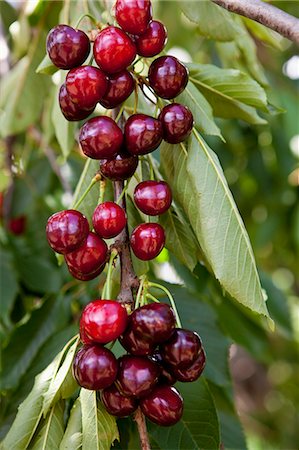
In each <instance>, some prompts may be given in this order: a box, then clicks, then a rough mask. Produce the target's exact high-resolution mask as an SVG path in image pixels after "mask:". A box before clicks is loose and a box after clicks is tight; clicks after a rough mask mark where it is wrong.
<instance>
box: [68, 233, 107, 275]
mask: <svg viewBox="0 0 299 450" xmlns="http://www.w3.org/2000/svg"><path fill="white" fill-rule="evenodd" d="M107 252H108V248H107V244H106V243H105V242H104V241H103V239H101V238H100V237H99V236H98V235H97V234H95V233H92V232H90V233H89V234H88V236H87V239H86V240H85V242H84V243H83V244H82V245H81V246H80V247H79V248H77V250H74V251H72V252H70V253H67V254H66V255H65V259H66V262H67V265H68V266H70V267H71V268H72V269H73V270H75V271H76V272H81V273H83V274H90V273H92V272H95V271H96V270H98V269H99V268H100V267H101V266H102V265H103V264H104V263H105V262H106V258H107Z"/></svg>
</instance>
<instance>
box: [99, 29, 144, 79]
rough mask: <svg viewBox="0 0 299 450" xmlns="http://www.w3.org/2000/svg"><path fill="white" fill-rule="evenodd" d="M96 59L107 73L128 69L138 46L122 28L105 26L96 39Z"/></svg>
mask: <svg viewBox="0 0 299 450" xmlns="http://www.w3.org/2000/svg"><path fill="white" fill-rule="evenodd" d="M93 54H94V59H95V61H96V63H97V65H98V66H99V67H100V68H101V69H102V70H103V71H104V72H106V73H108V74H113V73H117V72H121V71H122V70H124V69H126V68H127V67H128V66H129V65H130V64H131V63H132V62H133V61H134V59H135V56H136V47H135V44H134V42H133V41H132V39H131V38H130V37H129V36H128V35H127V34H126V33H125V32H124V31H123V30H121V29H120V28H118V27H114V26H109V27H107V28H104V29H103V30H102V31H100V33H99V34H98V36H97V37H96V40H95V41H94V46H93Z"/></svg>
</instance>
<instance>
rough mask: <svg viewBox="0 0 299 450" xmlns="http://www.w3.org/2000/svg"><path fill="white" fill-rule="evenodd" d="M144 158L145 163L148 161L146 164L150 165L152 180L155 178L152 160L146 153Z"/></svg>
mask: <svg viewBox="0 0 299 450" xmlns="http://www.w3.org/2000/svg"><path fill="white" fill-rule="evenodd" d="M146 159H147V163H148V165H149V167H150V180H154V179H155V175H154V167H153V162H152V160H151V158H150V156H149V155H147V158H146Z"/></svg>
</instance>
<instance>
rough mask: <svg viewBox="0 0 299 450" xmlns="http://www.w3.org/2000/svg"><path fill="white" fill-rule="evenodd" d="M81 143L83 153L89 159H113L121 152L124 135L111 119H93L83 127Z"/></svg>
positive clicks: (103, 117)
mask: <svg viewBox="0 0 299 450" xmlns="http://www.w3.org/2000/svg"><path fill="white" fill-rule="evenodd" d="M79 141H80V145H81V148H82V151H83V153H84V154H85V155H86V156H88V157H89V158H92V159H104V158H108V159H112V158H114V157H115V156H116V155H117V153H118V152H119V150H120V147H121V145H122V142H123V134H122V131H121V129H120V128H119V126H118V125H117V124H116V122H115V121H114V120H113V119H111V118H110V117H107V116H100V117H93V118H92V119H89V120H88V121H87V122H85V124H84V125H83V126H82V127H81V130H80V135H79Z"/></svg>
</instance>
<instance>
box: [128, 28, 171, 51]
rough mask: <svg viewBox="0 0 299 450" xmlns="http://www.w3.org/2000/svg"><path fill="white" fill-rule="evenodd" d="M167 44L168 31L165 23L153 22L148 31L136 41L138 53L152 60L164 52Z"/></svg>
mask: <svg viewBox="0 0 299 450" xmlns="http://www.w3.org/2000/svg"><path fill="white" fill-rule="evenodd" d="M166 42H167V31H166V28H165V26H164V25H163V23H161V22H159V21H158V20H152V22H150V24H149V26H148V28H147V30H146V31H145V32H144V33H143V34H142V36H138V38H137V39H135V45H136V48H137V53H138V55H140V56H144V57H145V58H151V57H152V56H156V55H158V54H159V53H161V52H162V50H163V48H164V47H165V45H166Z"/></svg>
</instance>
